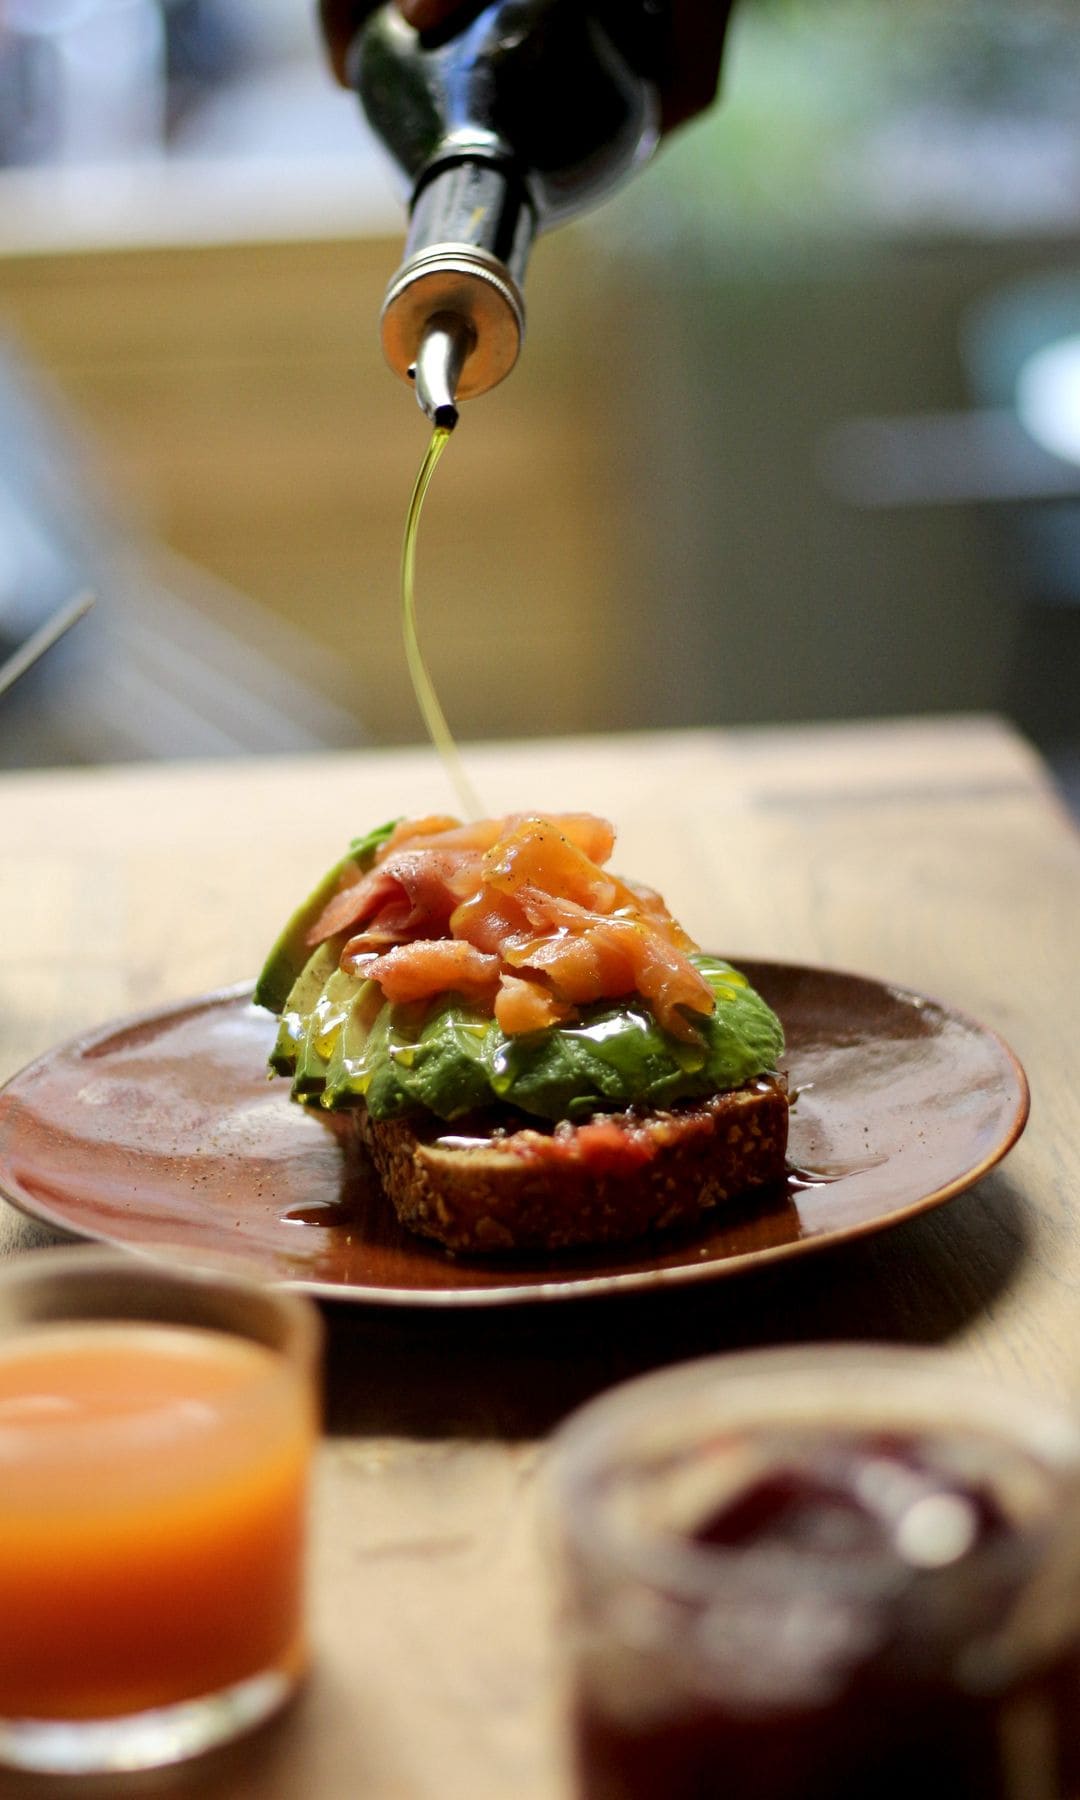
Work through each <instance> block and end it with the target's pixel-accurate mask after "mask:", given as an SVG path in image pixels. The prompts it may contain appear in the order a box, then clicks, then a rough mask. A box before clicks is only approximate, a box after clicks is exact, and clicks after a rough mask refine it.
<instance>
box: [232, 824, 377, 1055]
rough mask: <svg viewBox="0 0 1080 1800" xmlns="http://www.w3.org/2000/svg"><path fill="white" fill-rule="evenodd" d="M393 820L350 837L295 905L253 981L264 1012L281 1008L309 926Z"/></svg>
mask: <svg viewBox="0 0 1080 1800" xmlns="http://www.w3.org/2000/svg"><path fill="white" fill-rule="evenodd" d="M397 823H398V821H397V819H391V820H390V822H389V824H386V825H377V826H376V827H375V830H374V831H369V832H368V834H367V836H366V837H362V838H354V839H353V841H352V843H351V844H350V845H349V848H348V851H347V852H346V854H345V855H344V856H343V857H342V858H341V861H340V862H336V863H335V864H334V866H333V868H332V869H331V870H330V872H329V874H328V875H325V876H324V877H323V879H322V881H320V883H319V885H318V887H317V888H314V889H313V890H312V892H311V893H310V894H309V895H308V897H307V899H306V900H305V901H304V904H303V905H302V906H299V907H297V909H296V911H295V912H294V913H293V916H292V918H291V919H290V920H289V922H288V924H287V925H286V926H285V929H284V931H282V933H281V935H280V937H279V938H278V940H277V942H276V944H275V945H274V948H273V949H272V950H271V952H270V954H269V956H268V957H267V959H266V962H265V964H264V966H263V971H262V974H261V975H260V976H259V979H258V981H257V982H256V983H255V1004H256V1006H265V1008H266V1010H267V1012H272V1013H280V1012H282V1011H283V1010H284V1008H285V1006H286V1004H287V1002H288V1001H289V1000H290V998H291V995H292V989H293V988H294V986H295V985H296V983H297V981H298V980H299V978H300V976H301V975H302V974H303V972H304V968H305V965H306V964H307V961H308V957H309V955H310V947H309V945H308V942H307V934H308V932H309V931H310V930H311V927H312V926H313V925H314V923H315V921H316V919H317V918H318V917H319V914H320V913H321V912H322V910H323V908H324V907H325V905H326V903H327V901H328V900H332V899H333V897H334V895H335V894H336V893H337V892H338V890H339V888H343V887H348V886H349V885H350V884H351V883H352V882H354V881H355V880H356V879H357V877H358V876H360V875H362V874H363V873H364V872H365V870H367V869H370V867H371V865H372V862H373V861H374V858H375V852H376V850H377V849H378V848H379V845H380V844H382V843H385V841H386V839H387V838H388V837H389V836H390V833H391V832H392V831H393V829H394V826H395V825H396V824H397ZM339 948H340V945H339ZM275 1066H276V1065H275Z"/></svg>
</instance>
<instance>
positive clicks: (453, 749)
mask: <svg viewBox="0 0 1080 1800" xmlns="http://www.w3.org/2000/svg"><path fill="white" fill-rule="evenodd" d="M449 439H450V432H449V429H448V427H447V426H445V425H436V427H435V429H434V431H433V432H432V434H431V442H430V444H429V445H428V447H427V452H426V454H425V456H424V460H423V462H422V463H421V464H420V473H419V474H418V475H417V477H416V486H415V487H414V488H413V491H412V499H411V500H410V501H409V511H408V516H407V517H406V520H405V541H404V543H403V544H402V546H401V619H402V630H403V632H404V636H405V661H406V663H407V664H408V667H409V675H410V677H411V679H412V685H413V693H414V694H415V695H416V704H417V706H418V707H419V708H420V715H421V717H422V719H423V721H424V724H425V725H426V726H427V732H428V736H429V738H430V739H431V741H432V743H433V745H434V746H435V749H436V750H437V751H438V752H439V755H440V756H441V757H442V761H443V767H444V769H445V770H446V773H447V775H448V776H449V778H450V782H451V784H452V786H453V787H454V788H455V789H456V791H457V796H458V799H459V800H460V801H461V804H462V807H463V808H464V811H465V816H466V818H469V819H479V818H480V817H481V816H482V814H483V808H482V806H481V805H480V802H479V800H478V799H477V797H476V794H475V792H474V790H473V787H472V784H471V782H470V781H469V777H468V776H467V775H466V773H465V767H464V764H463V763H462V760H461V756H460V753H459V751H458V747H457V745H456V744H455V742H454V740H453V737H452V736H451V734H450V727H449V726H448V725H447V723H446V715H445V713H444V712H443V709H442V707H441V706H440V704H439V696H438V695H437V693H436V692H435V687H434V683H433V682H432V679H431V676H430V675H429V674H428V671H427V664H426V663H425V661H424V656H423V652H422V651H421V649H420V638H419V634H418V632H417V629H416V537H417V532H418V530H419V526H420V514H421V512H422V511H423V507H424V496H425V494H426V493H427V491H428V488H429V486H430V485H431V477H432V476H433V475H434V473H435V469H436V465H437V464H438V461H439V458H440V457H441V455H442V453H443V451H444V450H445V449H446V446H447V443H448V442H449Z"/></svg>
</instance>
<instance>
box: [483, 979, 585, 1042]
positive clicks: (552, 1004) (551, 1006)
mask: <svg viewBox="0 0 1080 1800" xmlns="http://www.w3.org/2000/svg"><path fill="white" fill-rule="evenodd" d="M573 1010H574V1009H573V1007H572V1006H571V1004H570V1002H569V1001H568V1000H560V999H558V998H557V996H556V995H555V994H553V993H552V991H551V989H550V988H549V987H547V986H545V985H544V983H543V982H540V981H534V980H530V979H528V978H527V977H523V976H521V975H511V974H510V973H509V972H508V971H507V970H506V969H504V970H503V973H502V977H501V979H500V981H499V991H498V993H497V994H496V995H495V1018H496V1020H497V1021H498V1023H499V1024H500V1025H501V1027H502V1029H503V1030H504V1031H505V1033H506V1035H507V1037H517V1036H518V1035H519V1034H520V1033H522V1032H525V1031H546V1030H547V1028H548V1026H549V1025H558V1024H559V1023H560V1021H561V1020H563V1019H566V1018H569V1016H570V1014H571V1013H572V1012H573Z"/></svg>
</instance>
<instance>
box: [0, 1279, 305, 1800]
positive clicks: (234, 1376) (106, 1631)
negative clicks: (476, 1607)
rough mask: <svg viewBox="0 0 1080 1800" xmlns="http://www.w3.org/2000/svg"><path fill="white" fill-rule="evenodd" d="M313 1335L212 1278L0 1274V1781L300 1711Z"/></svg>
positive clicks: (273, 1293)
mask: <svg viewBox="0 0 1080 1800" xmlns="http://www.w3.org/2000/svg"><path fill="white" fill-rule="evenodd" d="M320 1335H321V1326H320V1321H319V1317H318V1314H317V1312H316V1310H315V1308H314V1307H313V1306H312V1305H311V1304H310V1303H309V1302H307V1301H305V1300H301V1299H300V1298H299V1297H297V1296H294V1295H289V1294H286V1293H283V1292H281V1291H277V1290H272V1289H270V1288H268V1287H265V1286H262V1285H260V1284H259V1283H258V1282H257V1281H255V1280H251V1279H249V1278H247V1277H246V1276H245V1275H242V1274H237V1273H234V1272H232V1271H226V1270H225V1269H221V1270H220V1271H215V1272H213V1273H206V1272H199V1271H198V1270H197V1269H195V1268H185V1267H184V1266H181V1265H173V1264H172V1263H166V1262H163V1261H156V1260H151V1259H149V1258H144V1257H141V1256H134V1255H125V1254H121V1253H118V1252H113V1251H108V1250H95V1249H84V1248H72V1249H57V1250H52V1249H49V1250H38V1251H34V1252H31V1253H30V1254H28V1255H26V1256H23V1257H19V1258H16V1259H14V1260H12V1261H11V1262H9V1263H7V1264H6V1265H4V1266H3V1267H0V1765H7V1766H8V1767H12V1768H22V1769H34V1770H44V1771H51V1772H57V1773H61V1772H62V1773H68V1772H70V1773H88V1772H102V1771H108V1770H119V1769H131V1768H147V1767H154V1766H157V1765H160V1764H166V1763H171V1762H177V1761H180V1760H182V1759H184V1758H186V1757H188V1756H193V1755H196V1754H198V1753H199V1752H201V1751H203V1750H206V1749H209V1748H210V1747H211V1746H213V1745H215V1744H220V1743H223V1742H225V1741H227V1740H228V1739H230V1738H232V1737H234V1736H236V1735H237V1734H238V1733H240V1732H242V1731H245V1730H247V1729H249V1728H250V1727H252V1726H254V1725H255V1724H257V1723H259V1722H260V1721H261V1720H262V1719H264V1718H266V1717H267V1716H268V1715H269V1714H270V1713H272V1712H273V1711H275V1710H276V1709H277V1708H278V1707H279V1706H280V1705H282V1703H283V1702H284V1701H285V1700H286V1699H287V1698H288V1697H289V1695H290V1694H291V1693H292V1691H293V1689H294V1688H295V1686H296V1684H297V1682H298V1680H299V1678H300V1676H301V1674H302V1672H303V1670H304V1666H305V1660H306V1645H305V1636H304V1568H303V1564H304V1540H305V1525H306V1504H307V1486H308V1475H309V1469H310V1464H311V1458H312V1451H313V1448H314V1444H315V1441H316V1436H317V1431H318V1407H317V1379H318V1363H319V1352H320Z"/></svg>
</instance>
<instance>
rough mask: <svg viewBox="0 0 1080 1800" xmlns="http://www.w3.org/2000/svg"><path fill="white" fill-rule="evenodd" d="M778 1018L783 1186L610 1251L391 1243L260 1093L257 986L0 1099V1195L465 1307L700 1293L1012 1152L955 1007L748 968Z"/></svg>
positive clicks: (355, 1166)
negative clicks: (492, 1250)
mask: <svg viewBox="0 0 1080 1800" xmlns="http://www.w3.org/2000/svg"><path fill="white" fill-rule="evenodd" d="M739 967H741V968H743V969H745V971H746V973H747V974H748V975H749V977H750V979H751V981H753V982H754V984H755V986H756V987H758V988H759V990H760V991H761V993H762V994H764V996H765V998H766V999H767V1000H768V1001H769V1002H770V1004H771V1005H772V1006H773V1007H775V1009H776V1011H777V1012H778V1013H779V1014H780V1016H781V1018H782V1019H783V1021H784V1026H785V1029H786V1032H787V1039H788V1050H787V1055H786V1057H785V1065H784V1066H785V1068H786V1070H787V1074H788V1080H789V1082H790V1085H791V1089H792V1092H793V1093H797V1096H798V1098H797V1101H796V1104H795V1107H794V1109H793V1111H792V1115H791V1138H790V1151H789V1154H790V1160H791V1163H792V1165H793V1167H794V1169H796V1170H797V1171H798V1173H796V1174H793V1175H792V1177H791V1178H790V1179H789V1180H788V1182H787V1183H786V1184H783V1185H780V1186H778V1187H777V1188H775V1189H770V1190H762V1191H759V1192H758V1193H757V1194H756V1195H754V1196H748V1197H747V1198H746V1199H745V1200H743V1201H740V1202H738V1203H736V1204H733V1205H731V1206H728V1207H726V1208H724V1209H722V1210H721V1211H719V1212H718V1213H717V1214H716V1217H715V1222H713V1223H710V1224H709V1225H707V1226H706V1227H704V1228H697V1229H695V1230H694V1231H692V1232H680V1233H677V1234H668V1235H662V1236H658V1237H657V1238H655V1239H648V1240H644V1241H642V1242H639V1243H637V1244H635V1245H632V1246H628V1247H627V1248H626V1249H624V1250H618V1251H611V1250H605V1251H602V1252H600V1251H594V1252H589V1253H580V1252H574V1253H563V1254H561V1255H559V1256H547V1257H541V1258H537V1257H530V1258H528V1259H525V1258H506V1257H504V1258H499V1259H498V1260H491V1259H487V1260H481V1259H473V1258H465V1257H452V1256H449V1255H447V1254H446V1252H444V1251H442V1250H440V1249H439V1248H438V1247H437V1246H435V1245H429V1244H427V1243H425V1242H424V1240H422V1239H420V1238H416V1237H413V1236H411V1235H409V1234H408V1233H406V1232H403V1231H402V1230H401V1229H400V1228H399V1226H398V1225H397V1222H396V1220H395V1219H394V1218H393V1216H392V1214H391V1212H390V1208H389V1206H388V1205H387V1203H386V1201H385V1200H384V1198H383V1196H382V1194H381V1192H380V1190H379V1188H378V1185H377V1183H376V1181H375V1180H374V1178H373V1177H372V1175H371V1173H370V1171H369V1169H368V1167H367V1165H366V1164H365V1163H364V1162H363V1161H362V1160H361V1159H360V1157H359V1156H358V1154H357V1153H356V1152H355V1150H354V1149H353V1148H352V1147H351V1139H350V1138H349V1136H348V1134H347V1133H345V1132H343V1131H342V1129H341V1127H340V1125H339V1123H338V1122H336V1121H335V1120H334V1119H332V1118H330V1117H328V1116H325V1115H321V1114H319V1113H317V1112H310V1111H307V1110H305V1109H303V1108H301V1107H299V1106H295V1105H293V1104H292V1102H291V1101H290V1100H289V1098H288V1090H287V1086H286V1084H285V1083H284V1082H283V1081H278V1082H272V1081H268V1079H267V1077H266V1074H265V1068H266V1057H267V1053H268V1051H269V1048H270V1043H271V1039H272V1037H273V1033H274V1021H273V1020H272V1019H270V1018H269V1016H268V1015H267V1014H266V1013H263V1012H259V1011H257V1010H256V1009H255V1008H254V1007H253V1006H252V1005H251V1003H250V989H248V988H243V989H231V990H228V991H226V992H224V993H219V994H210V995H208V996H206V997H205V998H202V999H198V1000H193V1001H191V1002H189V1003H188V1004H186V1005H181V1006H175V1007H171V1008H168V1009H165V1010H163V1011H161V1012H156V1013H151V1014H148V1015H147V1016H145V1017H143V1018H139V1019H133V1020H127V1021H125V1022H123V1023H120V1024H114V1025H110V1026H106V1027H105V1028H104V1029H102V1030H100V1031H96V1032H94V1033H93V1034H92V1035H91V1036H89V1037H84V1038H80V1039H79V1040H77V1041H76V1042H74V1043H71V1044H66V1045H63V1046H62V1047H61V1048H59V1049H57V1050H53V1051H51V1052H50V1053H49V1054H48V1055H47V1056H44V1057H42V1058H41V1059H40V1060H39V1061H38V1062H35V1063H32V1064H31V1065H30V1067H29V1068H27V1069H24V1070H23V1071H22V1073H21V1074H19V1075H16V1076H15V1077H14V1079H13V1080H12V1081H11V1082H9V1083H8V1085H7V1087H6V1088H4V1090H3V1091H2V1092H0V1192H2V1193H3V1194H4V1195H6V1197H7V1198H8V1199H9V1200H11V1201H13V1202H14V1203H15V1205H16V1206H18V1207H21V1208H22V1210H23V1211H24V1212H27V1213H29V1214H31V1215H32V1216H33V1217H34V1218H36V1219H41V1220H44V1221H45V1223H46V1224H49V1225H52V1226H55V1227H56V1228H57V1229H59V1230H61V1231H64V1232H69V1233H73V1234H74V1235H76V1236H79V1237H89V1238H98V1239H102V1240H104V1241H105V1242H107V1243H115V1244H123V1245H129V1246H132V1247H140V1248H147V1249H152V1248H153V1247H154V1246H155V1245H157V1246H160V1247H170V1248H172V1247H180V1248H182V1249H183V1250H184V1252H185V1253H186V1254H188V1255H191V1254H194V1255H195V1256H196V1257H197V1255H198V1253H199V1252H211V1253H214V1254H217V1255H220V1254H222V1253H226V1254H228V1253H231V1254H232V1255H234V1256H236V1255H239V1256H242V1257H244V1258H245V1259H246V1261H247V1262H248V1263H249V1264H252V1265H254V1266H256V1267H258V1268H260V1269H262V1270H263V1271H264V1272H265V1274H266V1275H267V1276H268V1277H269V1278H271V1279H273V1280H276V1281H281V1282H287V1283H288V1284H289V1285H290V1286H294V1287H299V1288H303V1289H305V1290H306V1291H307V1292H309V1293H314V1294H318V1295H321V1296H323V1297H324V1298H330V1299H342V1300H360V1301H367V1302H378V1303H381V1304H396V1305H403V1304H404V1305H411V1304H423V1305H436V1306H462V1305H465V1306H475V1305H493V1304H499V1303H507V1302H522V1301H527V1300H528V1301H535V1300H558V1299H570V1298H574V1297H577V1296H580V1295H584V1294H598V1293H609V1292H612V1291H617V1290H620V1289H640V1288H651V1287H657V1286H661V1285H665V1284H672V1283H680V1282H687V1281H702V1280H708V1279H710V1278H712V1277H715V1276H720V1275H734V1274H737V1273H738V1272H739V1271H741V1270H744V1269H747V1268H750V1267H753V1266H756V1265H758V1264H761V1263H764V1262H768V1261H777V1260H779V1259H781V1258H783V1257H788V1256H795V1255H799V1254H801V1253H802V1252H804V1251H807V1250H813V1249H815V1248H818V1247H821V1246H824V1245H826V1244H830V1243H836V1242H838V1241H839V1240H842V1239H844V1238H850V1237H855V1236H858V1235H860V1234H862V1233H864V1232H870V1231H879V1230H882V1229H883V1228H884V1227H886V1226H889V1225H895V1224H897V1223H898V1222H899V1221H900V1220H901V1219H905V1218H908V1217H910V1216H911V1214H913V1213H917V1212H920V1211H922V1210H924V1209H925V1208H927V1207H931V1206H936V1205H938V1204H939V1203H940V1202H941V1201H943V1200H949V1199H951V1198H952V1196H953V1195H954V1194H959V1193H961V1192H962V1191H963V1190H964V1189H965V1188H968V1187H970V1186H971V1184H972V1183H973V1182H975V1181H977V1180H978V1179H979V1177H980V1176H981V1175H984V1174H985V1173H986V1171H987V1170H988V1169H990V1168H992V1167H993V1165H994V1164H995V1163H996V1162H998V1161H999V1160H1000V1158H1001V1157H1003V1156H1004V1155H1005V1153H1006V1151H1007V1150H1008V1149H1009V1148H1010V1147H1011V1145H1012V1144H1014V1143H1015V1141H1016V1139H1017V1138H1018V1137H1019V1135H1020V1133H1021V1131H1022V1130H1023V1128H1024V1124H1025V1122H1026V1119H1027V1110H1028V1094H1027V1083H1026V1081H1025V1079H1024V1074H1023V1071H1022V1069H1021V1068H1020V1066H1019V1064H1018V1063H1017V1061H1016V1059H1015V1057H1014V1056H1013V1055H1012V1053H1011V1052H1010V1050H1009V1049H1008V1048H1007V1046H1006V1045H1005V1044H1004V1043H1002V1041H1001V1039H1000V1038H998V1037H997V1036H995V1034H994V1033H993V1032H991V1031H987V1030H986V1029H984V1028H983V1027H982V1026H980V1025H977V1024H975V1023H974V1022H973V1021H972V1020H970V1019H967V1018H964V1017H963V1016H962V1015H961V1014H959V1013H957V1012H954V1011H952V1010H951V1009H949V1008H948V1007H944V1006H939V1005H938V1004H937V1003H936V1002H934V1001H931V1000H926V999H923V998H921V997H920V996H919V995H917V994H910V993H905V992H903V991H901V990H899V989H897V988H892V987H887V986H885V985H883V984H882V983H880V982H877V981H869V980H866V979H864V978H862V977H861V976H856V975H843V974H838V973H835V972H832V971H829V970H824V969H809V968H798V967H791V966H788V965H786V964H782V963H751V962H741V963H740V964H739Z"/></svg>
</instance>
